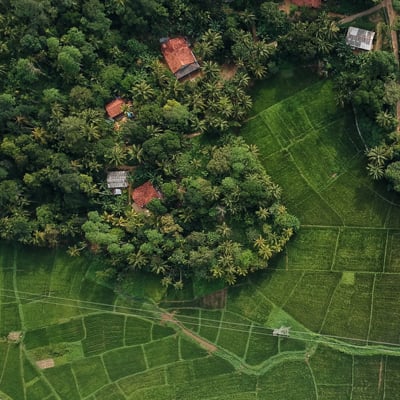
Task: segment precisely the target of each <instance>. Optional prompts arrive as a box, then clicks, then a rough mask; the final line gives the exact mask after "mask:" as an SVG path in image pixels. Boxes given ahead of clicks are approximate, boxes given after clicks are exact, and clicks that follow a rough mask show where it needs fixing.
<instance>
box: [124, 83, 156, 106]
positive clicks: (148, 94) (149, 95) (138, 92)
mask: <svg viewBox="0 0 400 400" xmlns="http://www.w3.org/2000/svg"><path fill="white" fill-rule="evenodd" d="M130 92H131V94H132V96H133V98H134V99H135V100H136V101H137V102H146V101H148V100H151V99H153V98H154V97H155V94H156V93H155V90H154V89H153V88H152V87H151V86H150V85H149V84H148V83H147V82H146V81H144V80H142V81H140V82H138V83H136V84H135V85H133V87H132V89H131V91H130Z"/></svg>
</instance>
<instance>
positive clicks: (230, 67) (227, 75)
mask: <svg viewBox="0 0 400 400" xmlns="http://www.w3.org/2000/svg"><path fill="white" fill-rule="evenodd" d="M237 69H238V67H237V65H235V64H223V65H222V67H221V77H222V79H225V80H226V81H228V80H229V79H232V78H233V77H234V76H235V74H236V71H237Z"/></svg>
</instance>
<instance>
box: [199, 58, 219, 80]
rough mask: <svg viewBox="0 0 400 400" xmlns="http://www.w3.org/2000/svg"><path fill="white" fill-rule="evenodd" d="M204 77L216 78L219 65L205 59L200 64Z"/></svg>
mask: <svg viewBox="0 0 400 400" xmlns="http://www.w3.org/2000/svg"><path fill="white" fill-rule="evenodd" d="M202 70H203V73H204V77H205V78H207V79H208V80H214V79H216V78H217V77H218V76H219V74H220V68H219V65H218V64H217V63H216V62H214V61H205V62H204V63H203V66H202Z"/></svg>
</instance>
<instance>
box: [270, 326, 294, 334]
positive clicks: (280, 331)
mask: <svg viewBox="0 0 400 400" xmlns="http://www.w3.org/2000/svg"><path fill="white" fill-rule="evenodd" d="M289 329H290V327H287V326H281V327H280V328H277V329H274V331H273V332H272V335H273V336H284V337H289Z"/></svg>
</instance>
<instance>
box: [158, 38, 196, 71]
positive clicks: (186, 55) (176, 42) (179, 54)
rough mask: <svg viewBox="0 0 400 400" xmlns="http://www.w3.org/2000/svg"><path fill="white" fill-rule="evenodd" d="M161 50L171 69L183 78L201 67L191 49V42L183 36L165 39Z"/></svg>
mask: <svg viewBox="0 0 400 400" xmlns="http://www.w3.org/2000/svg"><path fill="white" fill-rule="evenodd" d="M161 52H162V53H163V56H164V58H165V61H166V62H167V64H168V67H169V69H170V70H171V71H172V73H173V74H174V75H175V76H176V77H177V78H178V79H181V78H183V77H185V76H187V75H189V74H191V73H192V72H194V71H197V70H198V69H199V68H200V65H199V63H198V62H197V60H196V57H195V56H194V54H193V53H192V50H190V47H189V44H188V42H187V41H186V39H185V38H183V37H177V38H173V39H168V38H167V39H163V40H162V44H161Z"/></svg>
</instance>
